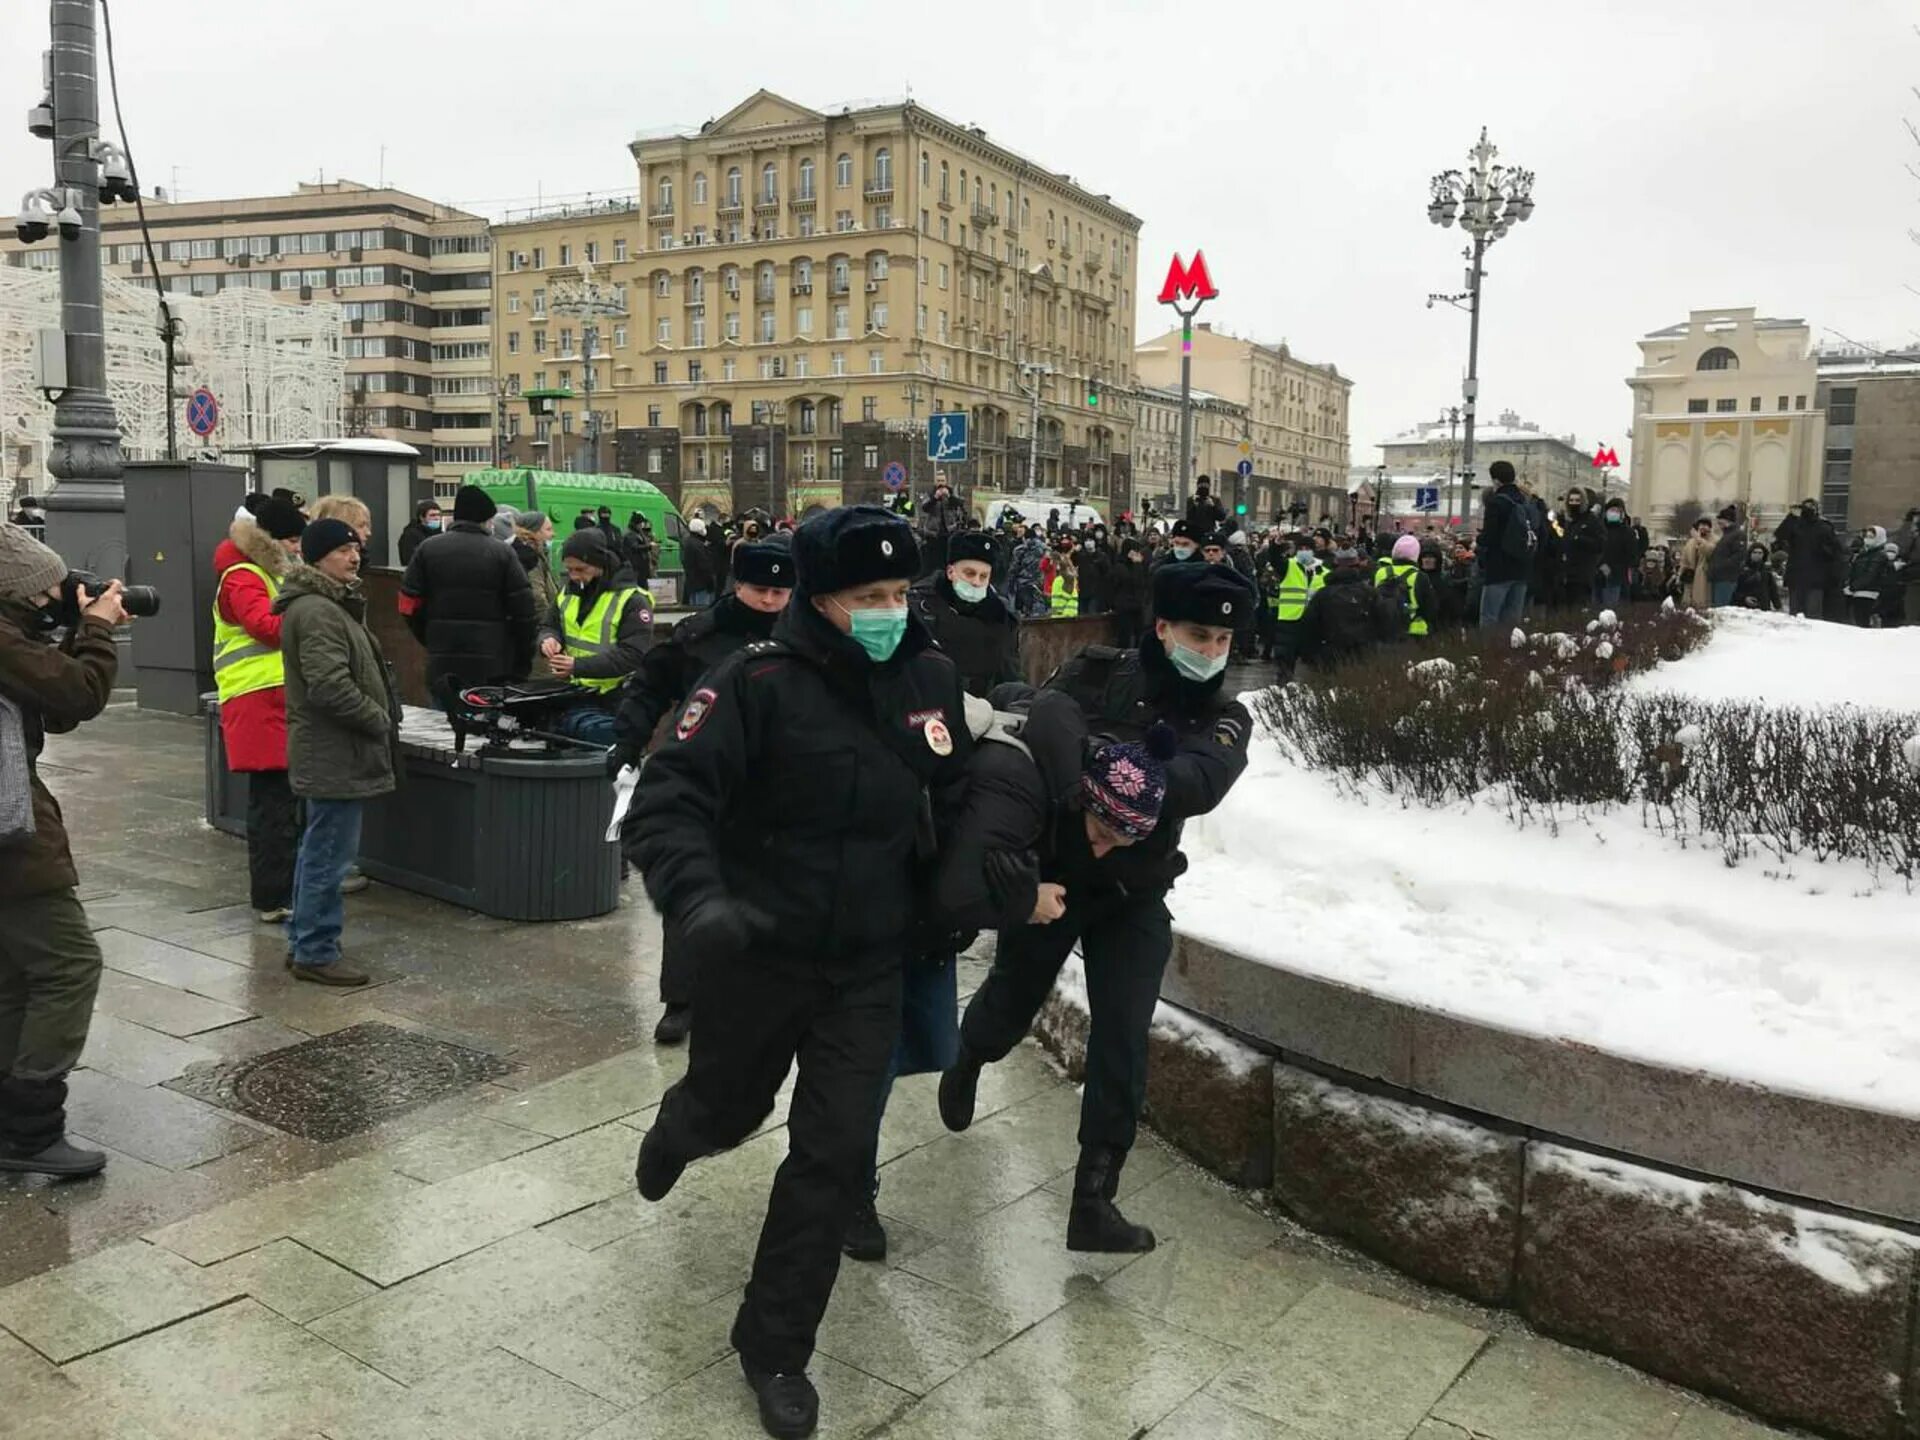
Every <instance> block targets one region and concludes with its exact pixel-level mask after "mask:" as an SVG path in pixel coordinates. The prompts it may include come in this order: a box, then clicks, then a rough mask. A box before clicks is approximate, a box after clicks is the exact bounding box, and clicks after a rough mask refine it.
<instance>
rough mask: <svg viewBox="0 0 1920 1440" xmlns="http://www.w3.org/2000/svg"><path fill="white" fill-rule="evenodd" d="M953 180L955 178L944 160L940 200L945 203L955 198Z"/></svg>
mask: <svg viewBox="0 0 1920 1440" xmlns="http://www.w3.org/2000/svg"><path fill="white" fill-rule="evenodd" d="M952 180H953V177H952V176H951V175H950V174H948V172H947V162H946V161H944V160H942V161H941V162H940V198H941V199H942V200H943V201H944V200H951V199H952V198H953V185H952Z"/></svg>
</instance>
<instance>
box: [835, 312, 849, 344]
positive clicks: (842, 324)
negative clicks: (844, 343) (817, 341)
mask: <svg viewBox="0 0 1920 1440" xmlns="http://www.w3.org/2000/svg"><path fill="white" fill-rule="evenodd" d="M832 338H833V339H835V340H845V339H846V338H847V307H846V306H844V305H836V306H834V307H833V335H832Z"/></svg>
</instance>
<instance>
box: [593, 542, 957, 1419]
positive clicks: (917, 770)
mask: <svg viewBox="0 0 1920 1440" xmlns="http://www.w3.org/2000/svg"><path fill="white" fill-rule="evenodd" d="M793 550H794V562H795V566H796V569H797V571H798V574H797V576H796V579H797V582H798V583H797V584H796V587H795V592H794V596H793V598H792V600H791V601H790V602H789V603H788V606H787V608H786V610H785V611H783V612H782V614H781V616H780V618H779V620H778V621H777V622H776V623H775V625H774V629H773V638H772V639H771V640H770V641H765V642H760V643H757V644H752V645H748V646H746V647H745V648H744V649H742V650H739V651H737V652H736V653H735V654H733V655H731V656H729V657H728V658H727V659H725V660H723V661H722V662H721V663H720V665H719V666H718V667H717V668H716V669H715V670H713V671H712V672H711V673H710V674H708V675H707V676H706V677H705V678H704V679H703V680H702V681H701V682H700V684H699V686H698V687H697V688H696V689H695V690H694V692H693V694H692V695H690V696H689V697H688V699H687V702H686V704H685V706H684V707H683V708H682V709H681V711H680V717H679V719H678V721H677V722H676V723H675V725H674V729H673V738H672V739H671V740H669V741H668V742H666V743H665V744H664V745H662V746H661V748H660V749H659V750H657V751H655V752H654V753H653V755H652V756H651V757H650V758H649V759H648V761H647V765H646V767H645V769H644V770H643V771H642V772H641V777H640V785H639V789H638V791H637V792H636V793H635V796H634V805H633V813H632V817H631V823H630V825H629V826H628V832H627V839H626V846H627V854H628V856H629V858H630V859H631V860H632V861H633V863H634V865H635V866H636V867H637V868H638V869H639V870H640V872H641V874H642V875H643V876H644V877H645V880H646V886H647V894H648V895H649V896H650V897H651V898H652V900H653V902H654V904H655V905H656V906H657V907H658V908H659V910H660V912H661V914H662V915H663V917H664V918H665V921H666V923H667V924H668V925H671V926H677V927H678V928H679V929H680V931H681V933H682V936H683V937H684V939H685V941H686V944H687V946H688V948H689V950H690V951H691V953H692V955H693V957H694V961H695V964H696V966H697V974H696V977H695V981H694V1002H693V1030H692V1036H691V1054H690V1056H689V1059H688V1066H687V1073H686V1076H685V1077H684V1078H683V1079H682V1080H681V1081H680V1082H679V1083H678V1084H677V1085H675V1086H674V1087H673V1088H672V1089H671V1090H669V1091H668V1092H667V1095H666V1098H665V1099H664V1100H662V1101H661V1104H660V1111H659V1114H658V1117H657V1118H656V1120H655V1121H654V1124H653V1128H652V1129H651V1130H649V1131H648V1132H647V1137H646V1139H645V1141H644V1142H643V1143H642V1145H641V1147H640V1158H639V1163H638V1165H637V1167H636V1178H637V1180H638V1182H639V1187H640V1193H641V1195H642V1196H643V1197H644V1198H646V1199H648V1200H659V1199H661V1198H662V1197H663V1196H665V1195H666V1194H667V1192H668V1191H669V1190H671V1189H672V1188H673V1185H674V1182H675V1181H676V1180H678V1178H679V1176H680V1173H681V1171H682V1170H684V1169H685V1168H686V1166H687V1165H688V1164H689V1163H691V1162H693V1161H695V1160H698V1159H700V1158H701V1157H702V1156H706V1155H711V1154H713V1153H715V1152H716V1151H720V1150H726V1149H729V1148H731V1147H732V1146H735V1145H738V1144H739V1143H740V1142H741V1141H742V1140H744V1139H746V1137H747V1136H748V1135H750V1134H752V1133H753V1131H754V1129H755V1128H756V1127H757V1126H758V1125H759V1124H760V1123H761V1121H763V1120H764V1119H765V1118H766V1116H767V1115H768V1113H769V1112H770V1111H771V1110H772V1109H773V1103H774V1098H775V1095H776V1093H777V1092H778V1091H779V1089H780V1086H781V1083H782V1082H783V1081H784V1080H785V1079H786V1076H787V1072H788V1070H789V1068H790V1067H791V1066H792V1065H793V1063H794V1062H795V1060H796V1059H797V1060H798V1062H799V1078H798V1081H797V1083H796V1085H795V1089H794V1092H793V1103H792V1107H791V1110H790V1112H789V1115H788V1120H787V1134H788V1153H787V1158H786V1160H785V1162H784V1163H783V1164H782V1165H781V1166H780V1170H779V1172H778V1174H777V1175H776V1176H775V1177H774V1182H773V1192H772V1194H771V1196H770V1197H769V1199H768V1203H767V1216H766V1222H765V1224H764V1225H763V1227H762V1229H761V1232H760V1246H759V1250H758V1253H757V1254H756V1255H755V1257H754V1263H753V1274H752V1278H751V1279H750V1280H749V1282H748V1284H747V1289H746V1294H745V1297H744V1298H743V1300H742V1302H741V1305H740V1310H739V1313H738V1315H737V1316H736V1318H735V1320H734V1324H733V1332H732V1341H733V1345H734V1347H735V1349H737V1350H738V1351H739V1353H740V1363H741V1367H742V1369H743V1370H744V1371H745V1373H746V1377H747V1381H748V1383H749V1384H750V1385H751V1386H752V1387H753V1389H754V1392H755V1394H756V1395H757V1397H758V1398H759V1403H760V1418H761V1423H762V1425H763V1426H764V1427H765V1428H766V1430H767V1431H768V1433H769V1434H772V1435H777V1436H803V1435H808V1434H811V1433H812V1431H813V1428H814V1425H815V1423H816V1421H817V1417H818V1412H819V1397H818V1395H817V1394H816V1393H815V1392H814V1389H813V1386H812V1383H811V1382H810V1381H809V1380H808V1379H807V1376H806V1373H805V1372H806V1368H807V1364H808V1361H809V1360H810V1359H811V1358H812V1355H813V1342H814V1335H815V1332H816V1331H817V1329H818V1328H819V1323H820V1317H821V1315H822V1314H823V1313H824V1312H825V1310H826V1306H827V1301H828V1298H829V1297H830V1296H831V1295H832V1293H833V1282H834V1278H835V1276H836V1274H837V1273H838V1271H839V1264H840V1243H841V1239H842V1235H843V1232H844V1229H845V1225H846V1219H847V1216H848V1214H849V1213H850V1212H851V1211H852V1209H853V1207H854V1205H855V1203H856V1200H857V1198H858V1190H859V1182H860V1178H861V1170H862V1167H863V1163H864V1160H865V1155H866V1150H867V1147H868V1144H869V1143H870V1141H871V1138H872V1133H873V1117H874V1114H875V1112H876V1110H877V1107H878V1104H879V1097H880V1087H881V1083H882V1081H883V1079H884V1077H885V1074H886V1069H887V1062H888V1058H889V1056H890V1054H891V1052H892V1050H893V1046H894V1042H895V1039H896V1038H897V1037H898V1035H899V1032H900V1016H901V977H902V971H903V966H904V964H905V960H906V950H907V947H908V942H909V935H910V931H911V929H912V926H913V922H914V920H915V918H916V915H915V911H916V888H915V879H916V875H915V866H916V863H922V864H924V863H926V862H929V861H930V860H931V854H930V853H929V852H930V842H931V836H930V833H929V831H930V827H929V826H927V825H926V824H924V823H923V817H925V816H926V814H927V797H926V790H927V787H928V785H929V784H930V783H936V782H938V783H945V782H949V781H953V780H958V779H959V778H960V776H961V775H962V774H963V773H964V767H965V764H966V760H967V754H968V751H969V749H970V747H971V744H972V741H971V739H970V737H969V735H968V732H967V727H966V722H965V716H964V704H965V695H964V692H963V691H962V690H961V688H960V674H959V671H958V670H956V669H955V668H954V664H953V661H952V660H951V659H949V658H948V657H947V656H946V655H944V654H942V653H941V652H940V650H939V649H938V648H937V647H935V646H934V644H933V642H932V639H931V637H930V636H928V634H927V632H926V629H925V627H924V626H922V625H921V624H920V623H919V622H918V621H917V620H915V619H914V618H913V616H912V614H911V613H910V611H909V609H908V606H907V589H908V582H909V581H910V580H911V579H912V577H913V575H914V574H915V571H916V568H917V566H918V563H919V548H918V546H917V545H916V544H915V542H914V536H913V532H912V530H911V528H910V527H909V526H908V525H907V524H906V523H905V521H903V520H902V519H900V518H899V517H897V516H895V515H893V514H891V513H889V512H887V511H885V510H882V509H880V508H878V507H876V506H866V505H859V506H851V507H846V508H842V509H837V510H831V511H827V512H825V513H823V514H820V515H816V516H814V517H813V518H812V519H810V520H808V521H806V522H805V523H804V524H802V525H801V526H800V527H799V529H798V530H796V531H795V532H794V541H793Z"/></svg>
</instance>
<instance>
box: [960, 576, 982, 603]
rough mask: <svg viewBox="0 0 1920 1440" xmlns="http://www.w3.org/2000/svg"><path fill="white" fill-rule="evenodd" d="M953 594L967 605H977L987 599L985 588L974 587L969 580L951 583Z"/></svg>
mask: <svg viewBox="0 0 1920 1440" xmlns="http://www.w3.org/2000/svg"><path fill="white" fill-rule="evenodd" d="M953 593H954V594H956V595H958V596H959V597H960V598H961V599H962V600H964V601H966V602H967V603H968V604H969V605H978V604H979V603H980V602H981V601H982V600H984V599H986V598H987V587H986V586H984V585H976V584H974V583H973V582H972V581H971V580H956V581H954V582H953Z"/></svg>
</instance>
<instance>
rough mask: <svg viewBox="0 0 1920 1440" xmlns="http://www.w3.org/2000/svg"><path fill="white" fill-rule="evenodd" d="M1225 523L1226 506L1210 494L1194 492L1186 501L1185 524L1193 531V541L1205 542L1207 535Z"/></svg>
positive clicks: (1197, 542)
mask: <svg viewBox="0 0 1920 1440" xmlns="http://www.w3.org/2000/svg"><path fill="white" fill-rule="evenodd" d="M1226 523H1227V507H1226V506H1224V505H1222V504H1221V503H1220V502H1219V501H1218V500H1217V499H1215V498H1214V497H1213V496H1212V495H1211V494H1208V495H1201V494H1198V493H1196V494H1195V495H1194V496H1193V498H1192V499H1190V500H1188V501H1187V525H1188V526H1189V527H1190V528H1191V529H1192V531H1193V538H1194V543H1196V544H1205V543H1206V541H1207V537H1208V536H1210V535H1212V534H1213V533H1214V531H1216V530H1218V529H1219V528H1220V527H1221V526H1222V525H1224V524H1226Z"/></svg>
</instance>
